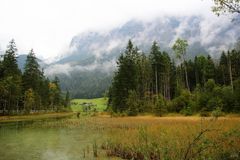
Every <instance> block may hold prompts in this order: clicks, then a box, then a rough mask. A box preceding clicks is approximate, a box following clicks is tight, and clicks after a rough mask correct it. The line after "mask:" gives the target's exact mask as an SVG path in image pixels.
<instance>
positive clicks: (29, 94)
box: [24, 88, 35, 113]
mask: <svg viewBox="0 0 240 160" xmlns="http://www.w3.org/2000/svg"><path fill="white" fill-rule="evenodd" d="M34 105H35V96H34V92H33V89H31V88H30V89H28V90H27V91H25V94H24V110H25V112H26V113H30V111H31V109H33V107H34Z"/></svg>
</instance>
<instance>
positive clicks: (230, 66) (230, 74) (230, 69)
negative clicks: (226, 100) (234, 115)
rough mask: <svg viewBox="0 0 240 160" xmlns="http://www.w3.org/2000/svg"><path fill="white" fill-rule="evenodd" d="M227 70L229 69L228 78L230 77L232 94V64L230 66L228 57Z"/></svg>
mask: <svg viewBox="0 0 240 160" xmlns="http://www.w3.org/2000/svg"><path fill="white" fill-rule="evenodd" d="M228 69H229V76H230V84H231V88H232V92H233V79H232V64H231V57H230V55H228Z"/></svg>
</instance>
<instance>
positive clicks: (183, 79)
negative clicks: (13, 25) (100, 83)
mask: <svg viewBox="0 0 240 160" xmlns="http://www.w3.org/2000/svg"><path fill="white" fill-rule="evenodd" d="M187 47H188V43H187V41H186V40H182V39H178V40H176V42H175V44H174V45H173V47H172V49H173V51H174V52H175V54H176V59H175V60H176V62H177V63H175V61H174V59H171V58H170V57H169V55H168V53H167V52H165V51H161V50H160V48H159V46H158V45H157V43H156V42H154V43H153V44H152V47H151V50H150V53H149V54H144V53H142V52H140V51H139V49H138V48H137V47H135V46H134V45H133V43H132V42H131V41H129V42H128V45H127V47H126V50H125V52H124V53H122V54H121V55H120V57H119V59H118V61H117V65H118V69H117V71H116V72H115V75H114V78H113V81H112V85H111V87H110V89H109V102H108V103H109V108H110V109H112V110H113V111H114V112H123V113H127V114H128V115H136V114H138V113H143V112H149V113H155V114H157V115H160V116H161V115H162V114H164V113H166V112H177V113H183V114H185V115H191V114H193V113H198V112H200V113H202V114H204V113H209V112H214V111H224V112H239V111H240V51H239V50H237V49H236V50H231V51H227V52H222V54H221V57H220V59H217V60H213V59H212V58H211V56H210V55H209V56H207V57H206V56H201V55H200V56H196V57H195V58H194V59H193V60H189V59H187V58H186V53H187ZM146 55H147V56H146Z"/></svg>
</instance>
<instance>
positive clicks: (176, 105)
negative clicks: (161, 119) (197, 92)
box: [171, 90, 193, 113]
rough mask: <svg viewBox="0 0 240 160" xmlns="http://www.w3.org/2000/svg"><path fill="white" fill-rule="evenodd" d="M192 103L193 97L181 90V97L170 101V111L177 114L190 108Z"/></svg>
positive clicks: (186, 91)
mask: <svg viewBox="0 0 240 160" xmlns="http://www.w3.org/2000/svg"><path fill="white" fill-rule="evenodd" d="M192 102H193V95H192V94H191V93H190V92H189V91H188V90H182V92H181V95H180V96H179V97H176V98H174V99H173V100H172V103H171V109H173V110H174V111H175V112H178V113H179V112H180V111H181V110H183V109H184V108H186V107H192V105H191V103H192ZM191 109H192V108H191Z"/></svg>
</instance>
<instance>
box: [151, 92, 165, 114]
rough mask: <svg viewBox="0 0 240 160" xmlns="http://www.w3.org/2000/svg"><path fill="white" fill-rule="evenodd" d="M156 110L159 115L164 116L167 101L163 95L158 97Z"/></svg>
mask: <svg viewBox="0 0 240 160" xmlns="http://www.w3.org/2000/svg"><path fill="white" fill-rule="evenodd" d="M154 112H155V114H156V115H157V116H162V115H163V114H164V113H166V112H167V103H166V100H165V98H164V97H163V96H162V95H159V96H158V97H157V100H156V104H155V107H154Z"/></svg>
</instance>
